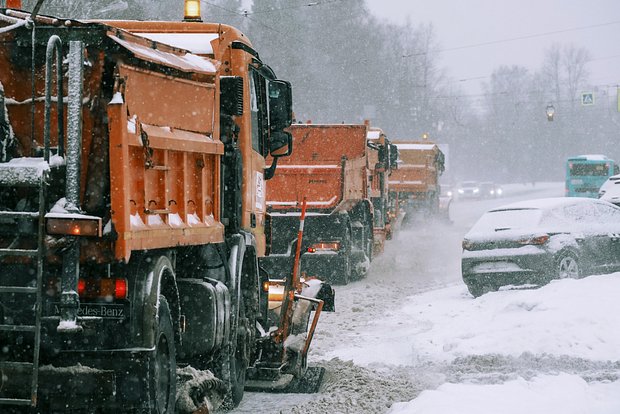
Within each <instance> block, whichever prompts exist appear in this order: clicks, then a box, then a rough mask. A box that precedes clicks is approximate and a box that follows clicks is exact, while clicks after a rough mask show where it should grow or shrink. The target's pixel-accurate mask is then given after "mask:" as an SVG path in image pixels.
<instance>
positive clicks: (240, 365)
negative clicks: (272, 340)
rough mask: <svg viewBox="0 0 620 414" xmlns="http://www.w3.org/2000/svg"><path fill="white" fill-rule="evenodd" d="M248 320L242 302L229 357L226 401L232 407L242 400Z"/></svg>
mask: <svg viewBox="0 0 620 414" xmlns="http://www.w3.org/2000/svg"><path fill="white" fill-rule="evenodd" d="M247 329H248V319H247V318H246V316H245V307H244V306H243V302H242V303H241V306H240V308H239V324H238V326H237V338H236V346H235V349H234V351H233V355H231V357H230V359H229V360H230V373H231V375H230V395H229V396H228V399H229V401H230V403H231V404H232V406H233V407H236V406H238V405H239V403H240V402H241V400H242V399H243V393H244V389H245V374H246V371H247V369H248V358H249V352H250V350H249V349H248V343H247Z"/></svg>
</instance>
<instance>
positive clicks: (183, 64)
mask: <svg viewBox="0 0 620 414" xmlns="http://www.w3.org/2000/svg"><path fill="white" fill-rule="evenodd" d="M108 37H109V38H110V39H112V40H114V41H115V42H116V43H118V44H119V45H121V46H122V47H124V48H125V49H127V50H128V51H130V52H131V53H132V54H134V55H135V56H136V57H137V58H139V59H143V60H147V61H150V62H154V63H157V64H160V65H164V66H168V67H173V68H176V69H179V70H181V71H183V72H198V73H203V74H207V75H214V74H215V73H216V72H217V69H216V67H215V64H214V63H213V62H212V61H211V60H209V59H208V58H204V57H201V56H198V55H194V54H192V53H185V54H177V53H172V52H165V51H163V50H160V49H153V48H150V47H147V46H145V45H141V44H139V43H136V42H132V41H131V40H128V39H127V38H125V39H120V38H119V37H117V36H115V35H114V34H111V33H110V34H108ZM151 40H152V39H151ZM155 41H156V40H155ZM164 44H166V43H164ZM168 46H173V47H176V46H174V45H169V44H168Z"/></svg>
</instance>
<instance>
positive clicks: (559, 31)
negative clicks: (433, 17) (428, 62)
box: [402, 20, 620, 58]
mask: <svg viewBox="0 0 620 414" xmlns="http://www.w3.org/2000/svg"><path fill="white" fill-rule="evenodd" d="M614 24H620V20H616V21H612V22H607V23H599V24H593V25H590V26H581V27H573V28H570V29H561V30H554V31H551V32H543V33H536V34H531V35H525V36H519V37H512V38H508V39H501V40H491V41H488V42H481V43H474V44H470V45H464V46H456V47H450V48H444V49H437V50H434V51H433V52H434V53H443V52H450V51H453V50H462V49H471V48H475V47H481V46H489V45H495V44H499V43H507V42H514V41H517V40H525V39H534V38H537V37H545V36H552V35H556V34H560V33H567V32H575V31H580V30H589V29H594V28H597V27H604V26H611V25H614ZM427 53H429V52H419V53H412V54H409V55H403V56H402V57H404V58H406V57H413V56H422V55H426V54H427Z"/></svg>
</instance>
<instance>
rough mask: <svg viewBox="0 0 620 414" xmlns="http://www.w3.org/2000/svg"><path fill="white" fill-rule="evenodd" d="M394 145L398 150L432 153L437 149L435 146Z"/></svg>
mask: <svg viewBox="0 0 620 414" xmlns="http://www.w3.org/2000/svg"><path fill="white" fill-rule="evenodd" d="M395 144H396V147H397V148H398V149H399V150H401V149H402V150H418V151H420V150H422V151H432V150H434V149H435V148H436V147H437V145H435V144H399V143H398V142H396V143H395Z"/></svg>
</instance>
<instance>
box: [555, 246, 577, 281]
mask: <svg viewBox="0 0 620 414" xmlns="http://www.w3.org/2000/svg"><path fill="white" fill-rule="evenodd" d="M556 277H557V278H558V279H579V278H580V277H581V268H580V267H579V261H578V260H577V255H575V254H574V253H572V252H562V253H561V254H560V255H559V256H558V258H557V260H556Z"/></svg>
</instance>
